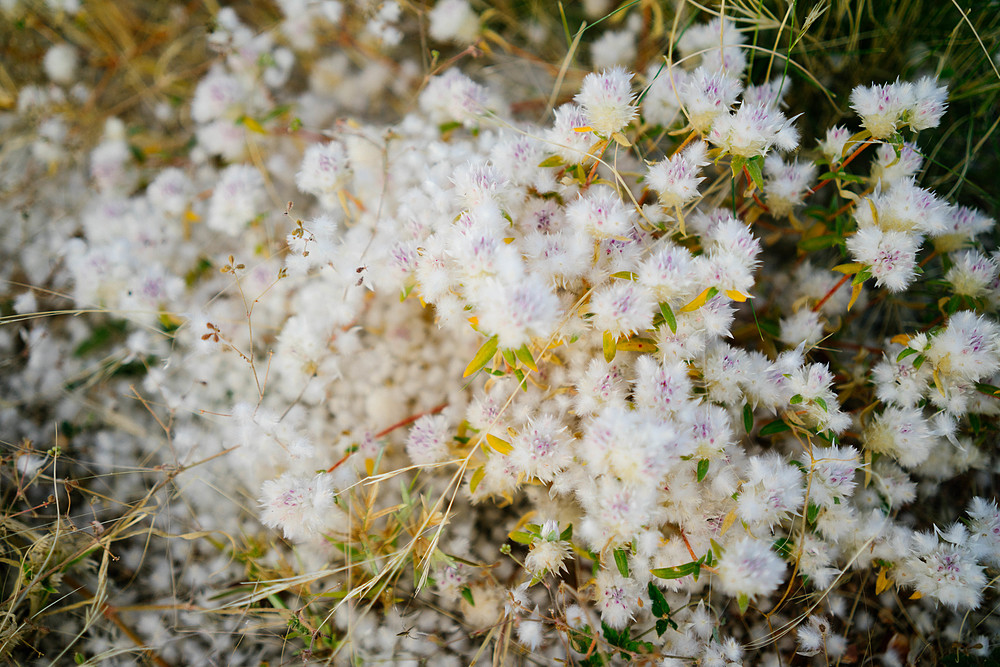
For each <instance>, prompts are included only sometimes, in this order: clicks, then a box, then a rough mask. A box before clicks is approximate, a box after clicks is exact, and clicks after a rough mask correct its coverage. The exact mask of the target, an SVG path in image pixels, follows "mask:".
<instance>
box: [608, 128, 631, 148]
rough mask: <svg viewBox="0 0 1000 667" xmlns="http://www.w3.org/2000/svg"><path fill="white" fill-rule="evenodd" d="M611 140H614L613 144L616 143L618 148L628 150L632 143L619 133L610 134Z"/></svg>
mask: <svg viewBox="0 0 1000 667" xmlns="http://www.w3.org/2000/svg"><path fill="white" fill-rule="evenodd" d="M611 138H612V139H614V140H615V143H617V144H618V145H619V146H624V147H625V148H629V147H631V146H632V142H630V141H629V140H628V139H627V138H626V137H625V135H624V134H622V133H621V132H612V133H611Z"/></svg>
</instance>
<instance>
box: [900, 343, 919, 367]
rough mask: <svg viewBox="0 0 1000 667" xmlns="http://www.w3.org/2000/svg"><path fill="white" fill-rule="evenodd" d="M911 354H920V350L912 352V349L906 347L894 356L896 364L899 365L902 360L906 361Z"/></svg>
mask: <svg viewBox="0 0 1000 667" xmlns="http://www.w3.org/2000/svg"><path fill="white" fill-rule="evenodd" d="M911 354H920V350H914V349H913V348H912V347H908V348H906V349H905V350H903V351H902V352H900V353H899V354H897V355H896V363H899V362H900V361H902V360H903V359H906V358H907V357H908V356H910V355H911Z"/></svg>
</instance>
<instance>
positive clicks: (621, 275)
mask: <svg viewBox="0 0 1000 667" xmlns="http://www.w3.org/2000/svg"><path fill="white" fill-rule="evenodd" d="M611 277H612V278H618V279H619V280H637V279H638V278H639V276H638V275H637V274H635V273H632V272H631V271H618V272H617V273H612V274H611Z"/></svg>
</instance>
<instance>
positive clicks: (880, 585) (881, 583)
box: [875, 567, 892, 595]
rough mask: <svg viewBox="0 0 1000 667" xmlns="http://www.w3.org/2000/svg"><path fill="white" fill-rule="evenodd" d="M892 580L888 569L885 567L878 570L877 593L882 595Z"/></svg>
mask: <svg viewBox="0 0 1000 667" xmlns="http://www.w3.org/2000/svg"><path fill="white" fill-rule="evenodd" d="M891 583H892V580H891V579H889V576H888V571H887V570H886V569H885V568H884V567H883V568H882V569H881V570H879V571H878V579H876V580H875V595H881V594H882V593H883V592H884V591H885V589H887V588H889V584H891Z"/></svg>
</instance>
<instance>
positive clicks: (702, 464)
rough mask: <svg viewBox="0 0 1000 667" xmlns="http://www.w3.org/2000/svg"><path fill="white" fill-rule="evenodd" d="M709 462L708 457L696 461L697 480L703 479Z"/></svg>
mask: <svg viewBox="0 0 1000 667" xmlns="http://www.w3.org/2000/svg"><path fill="white" fill-rule="evenodd" d="M709 463H710V462H709V460H708V459H702V460H700V461H698V481H699V482H700V481H701V480H703V479H705V475H707V474H708V465H709Z"/></svg>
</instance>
